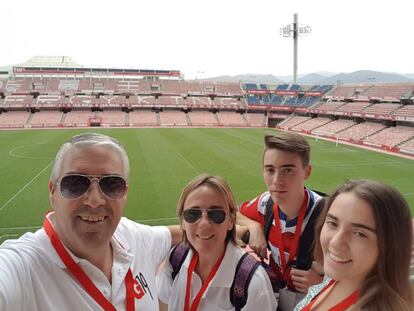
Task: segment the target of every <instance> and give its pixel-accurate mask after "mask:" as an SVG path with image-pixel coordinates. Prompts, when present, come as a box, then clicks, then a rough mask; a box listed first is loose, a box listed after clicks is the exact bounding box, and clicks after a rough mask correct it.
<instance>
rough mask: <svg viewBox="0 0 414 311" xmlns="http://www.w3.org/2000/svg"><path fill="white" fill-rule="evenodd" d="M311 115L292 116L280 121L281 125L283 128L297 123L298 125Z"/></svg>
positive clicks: (288, 127)
mask: <svg viewBox="0 0 414 311" xmlns="http://www.w3.org/2000/svg"><path fill="white" fill-rule="evenodd" d="M310 119H311V117H305V116H292V117H290V118H288V119H286V120H285V121H284V122H282V123H280V124H279V126H280V127H281V128H283V129H290V128H292V127H294V126H295V125H298V124H300V123H303V122H305V121H308V120H310Z"/></svg>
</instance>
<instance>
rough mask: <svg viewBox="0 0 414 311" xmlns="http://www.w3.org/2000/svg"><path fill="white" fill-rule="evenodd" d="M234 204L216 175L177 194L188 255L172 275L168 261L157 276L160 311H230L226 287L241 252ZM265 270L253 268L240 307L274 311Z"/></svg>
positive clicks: (231, 307)
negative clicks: (244, 302) (236, 230)
mask: <svg viewBox="0 0 414 311" xmlns="http://www.w3.org/2000/svg"><path fill="white" fill-rule="evenodd" d="M236 211H237V205H236V202H235V200H234V197H233V194H232V192H231V190H230V187H229V185H228V184H227V183H226V181H225V180H224V179H222V178H221V177H217V176H208V175H200V176H198V177H196V178H195V179H193V180H192V181H191V182H190V183H189V184H187V186H186V187H185V188H184V190H183V191H182V193H181V197H180V199H179V201H178V205H177V215H178V217H179V219H180V223H181V228H182V229H183V231H184V235H183V236H184V243H186V244H187V245H188V246H189V247H190V251H189V253H188V255H187V256H186V257H185V260H184V262H183V264H182V266H181V268H180V270H179V271H178V274H177V275H176V276H175V277H174V278H173V277H172V272H173V268H172V266H171V263H170V262H167V263H166V264H165V266H164V268H163V271H162V272H161V274H160V275H159V276H158V279H157V281H158V292H159V299H160V303H161V310H180V311H181V310H184V311H196V310H198V311H203V310H204V311H207V310H217V311H220V310H234V307H233V305H232V303H231V301H230V288H231V286H232V283H233V279H234V275H235V271H236V266H237V264H238V262H239V259H240V258H241V257H242V256H243V255H244V251H243V250H242V249H241V248H240V247H238V246H236V243H235V218H236ZM276 307H277V303H276V300H275V297H274V294H273V290H272V287H271V284H270V281H269V279H268V276H267V274H266V272H265V271H264V269H263V268H262V267H261V266H259V267H258V268H257V270H255V272H254V274H253V277H252V279H251V281H250V283H249V286H248V298H247V302H246V304H245V306H244V307H243V309H242V310H254V309H256V310H276Z"/></svg>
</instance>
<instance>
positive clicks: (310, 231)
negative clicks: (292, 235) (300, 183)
mask: <svg viewBox="0 0 414 311" xmlns="http://www.w3.org/2000/svg"><path fill="white" fill-rule="evenodd" d="M312 191H313V190H312ZM314 192H316V191H314ZM316 193H318V194H319V195H325V196H326V194H324V193H321V192H316ZM325 196H323V197H322V198H321V199H320V200H319V201H318V203H316V205H315V207H314V209H313V211H312V214H311V215H310V217H309V220H308V223H307V224H306V227H305V229H304V230H303V232H302V234H301V235H300V238H299V246H298V254H297V256H296V260H295V263H294V265H295V266H296V268H298V269H302V270H309V269H310V268H311V266H312V261H313V248H314V246H315V245H314V239H315V225H316V221H317V220H318V218H319V215H320V214H321V211H322V209H323V207H324V205H325V201H326V198H325Z"/></svg>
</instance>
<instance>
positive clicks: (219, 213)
mask: <svg viewBox="0 0 414 311" xmlns="http://www.w3.org/2000/svg"><path fill="white" fill-rule="evenodd" d="M203 212H206V213H207V218H208V219H209V220H211V221H212V222H214V223H216V224H221V223H222V222H223V221H224V220H225V219H226V215H227V213H226V211H224V210H222V209H217V208H189V209H186V210H184V211H183V218H184V220H185V221H186V222H188V223H190V224H192V223H195V222H197V221H199V220H200V218H201V216H202V215H203Z"/></svg>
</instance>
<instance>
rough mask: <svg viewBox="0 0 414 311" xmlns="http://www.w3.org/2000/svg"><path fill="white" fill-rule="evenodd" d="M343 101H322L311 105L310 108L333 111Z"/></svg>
mask: <svg viewBox="0 0 414 311" xmlns="http://www.w3.org/2000/svg"><path fill="white" fill-rule="evenodd" d="M343 104H344V103H343V102H326V103H325V102H322V103H320V104H318V105H315V106H314V107H312V109H316V110H319V111H335V110H337V109H338V108H339V107H341V106H342V105H343Z"/></svg>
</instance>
